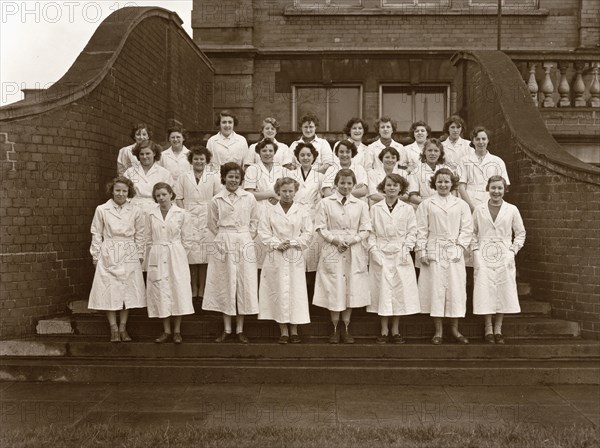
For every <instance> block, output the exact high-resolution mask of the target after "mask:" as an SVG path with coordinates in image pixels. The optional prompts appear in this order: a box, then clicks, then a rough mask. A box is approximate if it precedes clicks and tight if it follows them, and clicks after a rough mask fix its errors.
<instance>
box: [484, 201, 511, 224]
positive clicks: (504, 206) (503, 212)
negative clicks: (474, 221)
mask: <svg viewBox="0 0 600 448" xmlns="http://www.w3.org/2000/svg"><path fill="white" fill-rule="evenodd" d="M488 203H489V200H488V201H485V202H484V203H483V204H480V205H478V207H479V208H480V209H481V213H482V214H483V216H484V217H485V218H486V219H487V220H488V221H489V222H490V224H492V225H493V226H494V227H496V225H497V224H498V223H499V222H500V221H502V219H503V218H504V215H506V213H507V211H508V205H507V203H506V201H504V200H503V201H502V205H501V206H500V210H498V216H496V221H494V220H493V219H492V214H491V213H490V208H489V206H488Z"/></svg>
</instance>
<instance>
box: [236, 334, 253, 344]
mask: <svg viewBox="0 0 600 448" xmlns="http://www.w3.org/2000/svg"><path fill="white" fill-rule="evenodd" d="M237 339H238V342H239V343H241V344H247V343H248V342H250V340H249V339H248V336H246V335H245V334H244V333H238V334H237Z"/></svg>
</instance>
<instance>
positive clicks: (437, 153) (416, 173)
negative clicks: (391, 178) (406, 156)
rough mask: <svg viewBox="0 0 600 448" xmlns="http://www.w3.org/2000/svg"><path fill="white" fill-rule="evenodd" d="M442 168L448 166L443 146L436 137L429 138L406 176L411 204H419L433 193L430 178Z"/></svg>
mask: <svg viewBox="0 0 600 448" xmlns="http://www.w3.org/2000/svg"><path fill="white" fill-rule="evenodd" d="M442 168H449V167H448V166H447V165H446V159H445V154H444V147H443V146H442V143H441V142H440V141H439V140H438V139H437V138H430V139H428V140H427V141H426V142H425V144H424V145H423V153H422V154H421V158H420V160H419V162H418V163H417V165H416V167H415V169H414V170H413V172H412V173H410V175H409V176H408V184H409V187H408V198H409V201H410V202H411V203H412V204H415V205H419V204H420V203H421V202H423V200H424V199H427V198H428V197H430V196H433V195H434V194H435V189H433V188H431V178H432V177H433V174H434V173H435V172H436V171H437V170H440V169H442Z"/></svg>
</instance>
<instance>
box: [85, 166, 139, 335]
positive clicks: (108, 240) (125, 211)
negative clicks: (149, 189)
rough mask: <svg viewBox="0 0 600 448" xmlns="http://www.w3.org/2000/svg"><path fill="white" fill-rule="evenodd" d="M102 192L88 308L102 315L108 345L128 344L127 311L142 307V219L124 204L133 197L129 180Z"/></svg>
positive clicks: (115, 181) (94, 233) (93, 229)
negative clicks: (103, 198)
mask: <svg viewBox="0 0 600 448" xmlns="http://www.w3.org/2000/svg"><path fill="white" fill-rule="evenodd" d="M106 190H107V193H108V195H109V196H110V197H111V199H109V200H108V201H107V202H106V203H104V204H102V205H99V206H98V207H97V208H96V213H94V220H93V221H92V227H91V232H92V245H91V246H90V253H91V254H92V260H93V262H94V266H96V272H95V274H94V282H93V283H92V290H91V292H90V297H89V303H88V308H89V309H92V310H104V311H106V316H107V318H108V323H109V325H110V341H111V342H119V341H123V342H129V341H131V337H129V335H128V334H127V317H128V316H129V309H130V308H145V307H146V294H145V287H144V278H143V276H142V266H141V262H142V261H143V257H144V216H143V214H142V211H141V210H140V209H139V208H137V207H134V206H133V205H131V203H130V202H127V199H128V198H132V197H133V196H135V190H134V188H133V184H132V182H131V181H130V180H129V179H127V178H124V177H117V178H115V179H113V180H112V181H111V182H109V184H108V185H107V186H106ZM117 311H119V318H120V322H119V324H118V326H117Z"/></svg>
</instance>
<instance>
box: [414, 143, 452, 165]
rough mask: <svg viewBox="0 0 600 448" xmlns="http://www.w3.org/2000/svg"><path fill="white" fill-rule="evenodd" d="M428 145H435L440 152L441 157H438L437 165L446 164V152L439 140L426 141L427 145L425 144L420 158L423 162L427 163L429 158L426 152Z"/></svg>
mask: <svg viewBox="0 0 600 448" xmlns="http://www.w3.org/2000/svg"><path fill="white" fill-rule="evenodd" d="M428 145H435V146H436V147H437V149H439V150H440V156H439V157H438V161H437V163H441V164H444V163H446V151H444V145H442V142H440V141H439V140H438V139H437V138H428V139H427V140H425V143H424V144H423V151H422V152H421V155H420V156H419V157H420V159H421V162H423V163H426V162H427V157H426V156H425V150H426V149H427V146H428Z"/></svg>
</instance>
